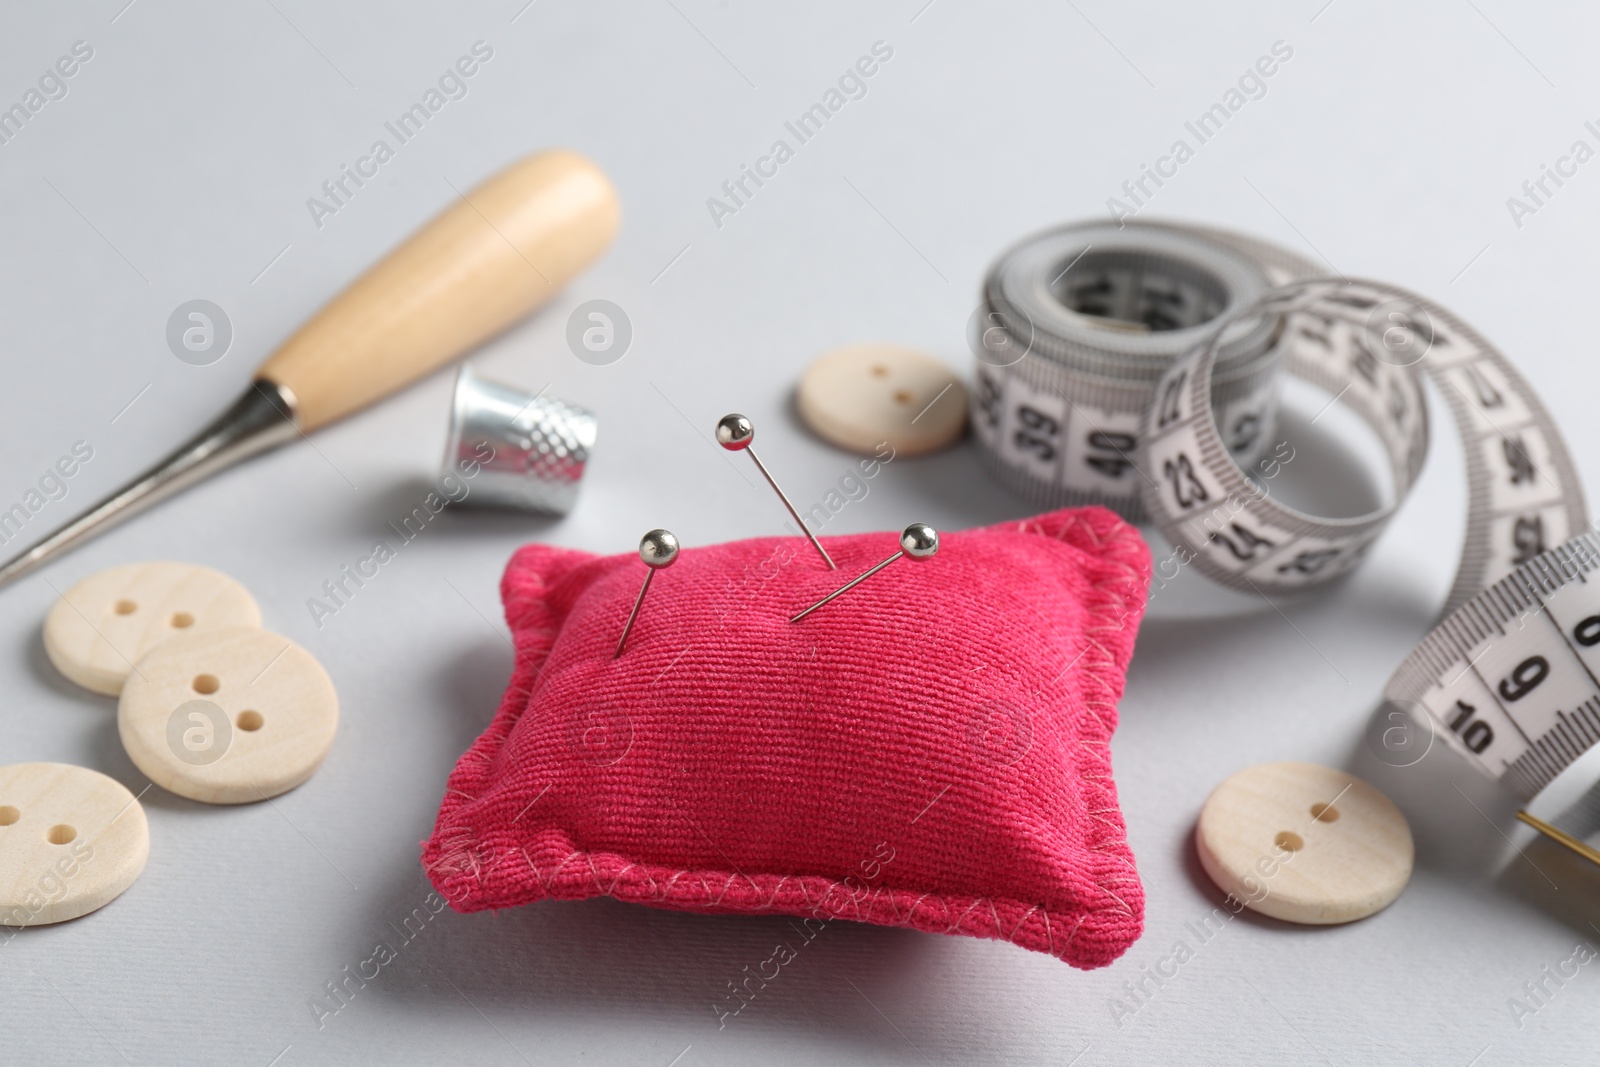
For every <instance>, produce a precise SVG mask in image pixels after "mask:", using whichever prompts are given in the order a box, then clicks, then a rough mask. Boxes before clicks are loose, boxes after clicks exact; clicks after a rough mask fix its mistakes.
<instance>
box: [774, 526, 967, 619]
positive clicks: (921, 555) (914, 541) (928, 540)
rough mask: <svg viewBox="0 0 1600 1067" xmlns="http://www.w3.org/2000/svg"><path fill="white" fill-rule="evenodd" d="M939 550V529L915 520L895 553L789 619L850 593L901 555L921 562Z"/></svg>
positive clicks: (930, 557) (807, 613)
mask: <svg viewBox="0 0 1600 1067" xmlns="http://www.w3.org/2000/svg"><path fill="white" fill-rule="evenodd" d="M938 551H939V531H937V530H935V529H934V528H933V527H932V526H929V525H928V524H927V523H925V522H914V523H912V524H911V525H910V526H907V527H906V528H905V530H904V531H903V532H902V533H901V534H900V551H898V552H896V553H895V554H894V555H892V556H890V557H889V558H888V559H886V560H884V561H883V562H882V563H880V564H878V565H877V566H876V567H873V568H872V569H871V570H869V571H864V572H862V573H861V574H858V575H856V577H854V578H852V579H850V581H848V582H846V583H845V584H844V585H841V586H840V587H839V588H837V589H835V590H834V591H833V592H831V593H829V594H828V595H827V596H825V597H823V598H822V599H821V600H819V601H817V602H816V603H815V604H813V605H811V606H810V607H809V608H807V609H806V610H804V611H802V612H801V613H800V614H798V615H796V616H795V617H794V618H792V619H790V620H789V621H790V622H799V621H800V620H801V619H803V618H805V617H806V616H807V615H810V614H811V613H812V612H813V611H816V610H817V609H818V608H820V607H822V605H824V604H826V603H827V602H828V601H830V600H832V599H833V598H834V597H837V596H842V595H843V594H845V593H848V592H849V591H850V590H852V589H854V588H855V587H856V586H858V585H860V584H861V583H862V582H864V581H866V580H867V579H868V578H871V577H872V576H873V575H874V574H877V573H878V572H879V571H881V570H883V568H885V567H887V566H888V565H889V564H891V563H893V562H894V561H895V560H897V559H899V558H900V557H901V556H907V557H909V558H911V559H913V560H916V561H918V562H921V561H922V560H925V559H932V558H933V555H934V553H936V552H938Z"/></svg>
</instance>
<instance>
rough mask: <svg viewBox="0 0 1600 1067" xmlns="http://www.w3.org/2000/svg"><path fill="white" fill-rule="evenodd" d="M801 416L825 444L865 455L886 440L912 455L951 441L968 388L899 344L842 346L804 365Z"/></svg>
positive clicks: (963, 420) (962, 420)
mask: <svg viewBox="0 0 1600 1067" xmlns="http://www.w3.org/2000/svg"><path fill="white" fill-rule="evenodd" d="M796 399H797V401H798V404H799V408H800V417H801V418H802V419H804V420H805V423H806V425H807V426H809V427H810V428H811V430H812V432H813V433H815V434H816V435H817V436H818V437H820V438H822V439H823V440H824V441H828V442H830V443H831V444H835V445H838V446H839V447H840V448H843V449H847V450H849V451H851V452H858V453H860V454H861V455H864V456H872V455H876V454H877V452H878V448H879V446H880V445H882V444H883V443H884V442H887V443H888V444H889V446H890V447H891V448H893V449H894V451H895V454H896V455H901V456H917V455H921V454H923V453H925V452H934V451H937V450H938V449H941V448H944V447H946V446H947V445H950V444H953V443H955V441H956V439H957V438H959V437H960V436H961V431H962V429H963V428H965V426H966V424H967V391H966V389H964V388H963V387H962V385H961V380H960V379H959V378H957V377H956V376H955V373H954V372H952V371H951V370H950V368H949V367H946V366H945V365H944V364H943V363H940V362H939V361H938V360H936V359H934V358H933V357H932V356H929V355H925V354H923V353H921V352H918V351H917V350H916V349H914V348H906V347H904V346H903V345H889V344H871V345H846V346H845V347H844V348H835V349H834V350H833V351H831V352H827V353H824V354H823V355H821V356H819V357H817V359H816V360H815V361H814V362H813V363H812V364H811V366H809V367H807V368H806V372H805V374H804V375H802V376H801V378H800V388H799V391H798V394H797V398H796Z"/></svg>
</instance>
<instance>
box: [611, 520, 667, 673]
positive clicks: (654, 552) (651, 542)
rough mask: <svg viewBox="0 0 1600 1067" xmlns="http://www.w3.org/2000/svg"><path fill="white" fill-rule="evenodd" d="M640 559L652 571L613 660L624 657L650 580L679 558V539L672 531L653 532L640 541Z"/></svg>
mask: <svg viewBox="0 0 1600 1067" xmlns="http://www.w3.org/2000/svg"><path fill="white" fill-rule="evenodd" d="M639 558H640V559H642V560H643V561H644V565H645V566H646V567H649V568H650V569H649V570H648V571H646V572H645V575H644V584H643V585H641V586H640V587H639V596H638V597H637V598H636V599H635V600H634V602H633V610H632V611H630V612H628V623H627V625H626V626H624V627H623V628H622V638H621V639H620V640H619V641H617V651H616V652H615V653H614V654H613V655H612V657H611V658H612V659H616V658H617V657H618V656H620V655H622V646H623V645H625V644H627V643H628V631H630V630H632V629H633V620H634V619H637V618H638V617H639V605H640V604H643V603H644V595H645V594H646V593H648V592H649V591H650V579H652V578H654V577H655V576H656V571H658V570H661V569H662V568H663V567H670V566H672V561H673V560H675V559H677V558H678V539H677V538H676V537H674V536H673V535H672V531H671V530H651V531H650V532H649V533H647V534H645V535H644V536H643V537H641V538H640V539H639Z"/></svg>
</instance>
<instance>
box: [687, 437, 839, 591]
mask: <svg viewBox="0 0 1600 1067" xmlns="http://www.w3.org/2000/svg"><path fill="white" fill-rule="evenodd" d="M755 439H756V427H755V424H754V423H753V422H751V421H750V420H749V419H747V418H745V417H744V416H743V415H740V414H738V413H734V414H732V415H724V416H722V418H721V419H720V420H719V421H718V422H717V443H718V444H719V445H721V446H722V447H723V448H725V449H727V450H728V451H729V452H748V453H750V458H751V459H753V460H754V461H755V464H756V470H758V471H760V472H761V477H763V478H765V479H766V480H767V484H768V485H770V486H772V491H773V492H774V493H777V494H778V499H779V500H781V501H783V506H784V507H786V508H788V509H789V514H790V515H791V516H792V517H793V518H794V521H795V523H796V524H797V525H798V526H799V527H800V532H801V533H803V534H805V535H806V540H808V541H810V542H811V547H812V548H814V549H816V550H817V555H819V556H821V557H822V562H824V563H826V564H827V565H828V569H829V570H830V571H836V570H838V569H839V568H838V565H837V564H835V563H834V562H833V557H832V556H830V555H828V550H827V549H825V548H823V547H822V542H821V541H818V540H817V535H816V534H814V533H812V532H811V528H810V527H809V526H807V525H806V520H804V519H802V518H801V517H800V511H799V509H798V508H796V507H795V506H794V505H793V504H792V503H790V502H789V497H788V494H786V493H785V492H784V491H783V490H782V489H781V488H779V486H778V480H777V479H776V478H774V477H773V476H772V472H771V471H769V470H767V465H766V464H765V463H763V462H761V457H760V456H758V455H756V450H755V449H754V448H751V447H750V446H751V444H752V443H754V441H755Z"/></svg>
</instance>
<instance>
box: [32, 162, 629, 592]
mask: <svg viewBox="0 0 1600 1067" xmlns="http://www.w3.org/2000/svg"><path fill="white" fill-rule="evenodd" d="M620 218H621V212H620V209H619V207H618V204H617V196H616V192H615V190H613V188H612V186H611V182H610V181H609V180H608V179H607V178H606V176H605V174H604V172H602V171H601V170H600V168H598V167H596V166H595V165H594V164H593V163H591V162H590V161H589V160H587V159H585V158H584V157H582V156H580V155H577V154H575V153H572V152H567V151H560V150H556V151H548V152H541V153H538V154H537V155H533V156H529V157H528V158H526V159H523V160H521V161H520V162H517V163H514V164H512V165H511V166H510V167H507V168H506V169H505V170H503V171H501V172H500V173H499V174H496V175H495V176H494V177H492V178H490V179H488V180H487V181H485V182H484V183H483V184H481V185H479V186H477V187H476V188H474V189H473V190H472V191H471V192H469V193H467V194H465V195H464V196H461V197H458V199H457V201H456V202H455V203H453V204H452V205H451V206H450V207H448V208H446V209H445V210H444V211H443V212H441V213H440V214H439V215H438V216H436V217H435V218H434V219H433V220H432V221H431V222H429V223H428V224H427V225H426V226H424V227H423V228H422V229H421V230H419V231H417V232H416V233H415V234H413V235H412V236H411V237H410V238H408V239H407V240H406V242H405V243H404V244H402V245H400V246H399V247H398V248H396V249H395V250H394V251H392V252H390V253H389V255H388V256H387V257H385V258H384V259H383V260H382V261H380V262H379V263H378V264H377V265H375V266H374V267H372V268H371V269H370V270H368V271H367V273H366V274H364V275H362V276H361V277H360V278H358V279H356V281H355V282H353V283H351V285H350V286H349V287H348V288H346V289H345V290H344V292H342V293H340V294H339V295H338V296H337V297H335V298H334V299H333V300H332V301H331V302H330V303H328V304H327V305H325V306H324V307H323V308H322V310H320V311H319V312H317V314H316V315H315V316H314V317H313V318H312V319H311V320H310V321H309V322H307V323H306V324H305V325H304V326H302V327H301V328H300V329H299V330H298V331H297V332H296V333H295V334H294V335H293V336H292V337H290V338H289V340H288V341H286V342H285V343H284V344H283V346H282V347H281V348H279V349H278V350H277V351H276V352H275V353H273V355H272V356H271V358H269V359H268V360H267V361H266V362H265V363H263V364H262V365H261V368H260V369H259V370H258V371H257V372H256V375H255V380H254V381H252V382H251V383H250V388H249V389H247V390H246V391H245V394H244V395H243V396H241V397H240V398H239V399H238V401H237V402H236V403H234V405H233V406H232V407H230V408H229V409H228V410H227V411H225V412H223V413H222V414H221V415H220V416H219V417H218V418H217V419H216V420H215V421H213V422H212V423H211V424H210V425H209V426H207V427H205V428H204V429H202V430H201V431H200V432H199V433H198V434H196V435H195V436H194V437H192V438H190V439H189V440H188V441H186V442H184V443H183V444H182V445H181V446H179V448H178V449H177V450H176V451H175V452H173V453H172V454H171V455H170V456H168V457H167V458H165V459H163V460H162V461H161V462H160V463H158V464H156V465H155V466H154V467H152V468H151V469H150V470H148V471H146V472H145V473H144V474H143V475H141V476H140V477H138V478H136V479H135V480H134V481H132V482H130V483H129V484H128V485H127V486H125V487H123V488H122V489H120V490H118V491H117V492H116V493H113V494H112V495H111V496H109V497H107V498H106V499H105V500H102V501H101V502H100V503H98V504H96V505H95V506H94V507H92V508H90V509H89V510H88V511H87V512H85V513H84V514H83V515H81V516H79V517H78V518H76V519H74V520H73V521H72V522H70V523H68V524H67V525H66V526H63V527H62V528H61V529H59V530H57V531H56V532H55V533H53V534H51V535H50V536H49V537H47V538H45V539H44V540H43V541H40V542H39V543H38V544H36V545H34V546H33V547H32V548H30V549H28V550H27V551H26V552H24V553H22V554H21V555H20V556H17V557H16V558H15V559H13V560H11V561H10V562H9V563H7V564H6V565H5V566H4V567H0V585H4V584H6V583H7V582H10V581H13V580H14V579H16V578H19V577H21V576H22V575H24V574H27V573H28V572H30V571H32V570H33V569H34V568H36V567H39V566H41V565H43V564H45V563H47V562H49V561H50V560H52V559H54V558H56V557H57V556H59V555H61V554H62V553H64V552H66V551H67V550H68V549H70V548H73V547H74V546H76V545H77V544H79V543H80V542H83V541H85V540H88V539H89V538H90V537H93V536H94V535H95V534H97V533H101V532H103V531H104V530H107V529H109V528H110V527H111V526H113V525H114V524H116V523H117V522H120V521H121V520H123V519H126V518H129V517H131V516H133V515H136V514H138V513H139V512H141V511H143V510H144V509H145V508H147V507H149V506H150V505H151V504H154V503H156V502H157V501H159V500H162V499H164V498H166V497H168V496H170V495H172V494H173V493H175V492H177V491H178V490H180V489H183V488H185V487H186V486H189V485H192V484H194V483H195V482H197V481H199V480H200V479H202V478H205V477H206V476H208V475H211V474H214V473H216V472H217V471H219V470H222V469H223V468H224V467H229V466H232V465H233V464H235V463H237V462H239V461H240V460H242V459H245V458H247V457H249V456H253V455H255V454H256V453H258V452H264V451H266V450H267V449H269V448H274V447H276V446H278V445H281V444H283V443H285V442H287V441H292V440H294V439H295V438H297V437H301V436H303V435H305V434H306V433H308V432H310V431H312V430H315V429H317V428H318V427H321V426H325V425H327V424H328V423H330V422H334V421H336V420H338V419H341V418H343V417H344V416H346V415H348V414H350V413H351V412H353V411H357V410H359V409H360V408H363V407H366V406H367V405H368V404H371V403H373V402H374V401H376V400H380V399H382V398H383V397H385V396H388V395H389V394H390V393H392V392H394V391H396V390H398V389H400V388H402V387H404V386H406V385H409V384H410V383H412V382H414V381H416V380H417V379H418V378H421V377H423V376H424V375H426V374H428V373H429V372H431V371H434V370H436V369H438V368H439V367H440V366H442V365H443V364H445V363H448V362H449V361H451V360H453V359H455V358H456V357H457V356H460V355H462V354H463V353H465V352H467V351H468V350H470V349H472V348H474V347H476V346H477V345H479V344H481V343H482V342H483V341H485V340H487V339H488V338H490V337H492V336H494V335H495V334H497V333H499V332H501V331H502V330H504V329H505V328H506V327H508V326H510V325H511V324H513V323H514V322H516V321H517V320H518V319H520V318H522V317H523V316H524V315H526V314H528V313H529V312H530V311H532V310H533V309H534V308H536V307H538V306H539V305H540V304H542V303H544V302H545V301H546V300H548V299H549V298H550V297H552V296H554V295H555V293H556V292H557V290H559V289H560V287H561V286H562V285H563V284H564V283H565V282H566V281H567V280H568V279H570V278H571V277H572V276H573V275H575V274H577V273H578V272H579V271H580V270H582V269H583V268H584V267H586V266H588V265H589V264H590V263H592V262H593V261H594V260H595V259H596V258H597V257H598V256H599V255H600V253H601V252H603V251H604V250H605V248H606V246H607V245H608V244H610V243H611V238H612V236H613V235H614V234H615V233H616V230H617V225H618V222H619V220H620Z"/></svg>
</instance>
